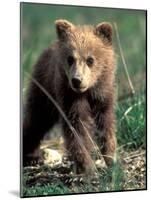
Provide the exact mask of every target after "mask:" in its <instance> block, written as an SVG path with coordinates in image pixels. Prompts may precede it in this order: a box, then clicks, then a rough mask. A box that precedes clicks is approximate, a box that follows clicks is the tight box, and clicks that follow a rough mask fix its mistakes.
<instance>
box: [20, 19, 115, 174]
mask: <svg viewBox="0 0 151 200" xmlns="http://www.w3.org/2000/svg"><path fill="white" fill-rule="evenodd" d="M56 30H57V35H58V41H57V42H56V43H55V44H54V45H52V46H51V47H49V48H48V49H47V50H45V51H44V52H43V54H42V55H41V57H40V58H39V60H38V62H37V63H36V65H35V66H34V70H33V73H32V76H33V77H34V78H35V79H36V80H37V81H38V82H39V83H40V84H41V85H42V86H43V87H44V88H45V89H46V90H47V91H48V92H49V94H50V95H51V96H52V97H53V98H54V99H55V100H56V102H57V103H58V105H59V106H60V107H61V109H62V110H63V111H64V113H65V115H66V116H67V118H68V120H69V121H70V123H71V125H72V126H73V127H74V129H75V130H76V132H77V133H78V137H79V139H80V141H81V142H79V140H78V139H77V137H75V135H74V134H73V132H72V131H71V129H70V128H69V127H68V125H67V124H66V122H65V121H64V119H63V118H62V116H60V113H59V112H58V110H57V108H56V107H55V106H54V105H53V103H52V102H51V101H50V99H48V97H47V96H46V95H45V94H44V93H43V92H42V91H41V90H40V88H39V87H37V86H36V85H35V83H33V82H32V81H31V83H30V86H29V89H28V94H27V99H26V106H25V117H24V125H23V165H26V164H27V163H28V161H31V160H38V159H39V154H38V147H39V144H40V141H41V139H42V138H43V136H44V134H45V133H46V132H47V131H48V130H49V129H50V128H52V126H53V125H54V124H55V123H57V122H58V120H61V122H62V128H63V136H64V139H65V144H66V148H67V150H68V152H69V155H71V158H72V159H73V160H74V161H75V163H76V164H77V168H78V169H82V170H85V169H86V168H87V167H91V164H90V161H89V159H88V157H87V153H86V152H88V153H89V154H90V155H91V150H92V148H93V147H92V143H91V142H90V139H89V137H88V134H89V135H90V136H91V137H92V138H93V139H95V141H96V143H97V144H98V146H99V148H100V151H101V152H102V154H103V155H104V159H105V161H106V164H107V165H108V166H110V165H111V164H112V161H113V159H115V149H116V139H115V131H114V111H113V105H114V68H115V59H114V50H113V48H112V27H111V25H110V24H108V23H101V24H98V25H97V26H96V27H92V26H75V25H73V24H71V23H70V22H68V21H66V20H57V21H56ZM69 56H70V60H69ZM71 56H72V58H71ZM88 58H89V60H88ZM68 60H69V61H68ZM75 77H76V78H77V77H78V78H79V77H80V86H78V88H75V87H74V85H73V82H72V80H73V78H75ZM81 144H82V145H81Z"/></svg>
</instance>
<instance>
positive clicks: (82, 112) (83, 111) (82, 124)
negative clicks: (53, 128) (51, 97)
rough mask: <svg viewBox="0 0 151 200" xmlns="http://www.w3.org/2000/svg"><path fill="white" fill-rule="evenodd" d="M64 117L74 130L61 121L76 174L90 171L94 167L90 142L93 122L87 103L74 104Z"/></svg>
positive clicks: (83, 101) (82, 101) (79, 101)
mask: <svg viewBox="0 0 151 200" xmlns="http://www.w3.org/2000/svg"><path fill="white" fill-rule="evenodd" d="M66 111H67V110H66ZM66 116H67V118H68V121H69V122H70V124H71V126H72V127H73V128H74V130H71V129H70V127H69V126H68V125H67V123H66V122H65V121H64V120H63V131H64V139H65V145H66V149H67V151H68V153H69V155H70V158H71V159H72V160H73V161H74V163H75V169H76V172H77V173H81V172H83V171H86V172H87V171H91V170H92V167H94V164H93V161H92V159H91V149H92V148H91V146H92V143H91V140H90V137H92V132H93V130H92V124H93V122H92V118H91V114H90V108H89V105H88V103H87V102H86V101H85V100H81V99H80V100H78V101H76V102H74V103H73V105H72V106H71V108H70V109H69V111H68V113H66Z"/></svg>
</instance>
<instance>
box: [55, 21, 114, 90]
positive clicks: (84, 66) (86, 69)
mask: <svg viewBox="0 0 151 200" xmlns="http://www.w3.org/2000/svg"><path fill="white" fill-rule="evenodd" d="M55 24H56V31H57V35H58V39H59V43H60V44H61V45H60V48H61V50H62V55H63V63H64V65H63V68H64V71H65V73H66V75H67V77H68V80H69V84H70V87H71V88H72V89H73V90H74V91H75V92H78V93H82V92H85V91H86V90H88V89H89V88H92V87H94V86H95V85H97V83H98V82H100V81H101V80H102V79H105V77H106V76H109V73H111V74H112V72H113V71H114V70H113V68H114V51H113V48H112V26H111V25H110V24H109V23H106V22H103V23H100V24H98V25H97V26H75V25H73V24H72V23H71V22H68V21H67V20H62V19H61V20H57V21H56V22H55ZM106 73H107V75H106Z"/></svg>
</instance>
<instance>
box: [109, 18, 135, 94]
mask: <svg viewBox="0 0 151 200" xmlns="http://www.w3.org/2000/svg"><path fill="white" fill-rule="evenodd" d="M113 24H114V28H115V33H116V38H117V43H118V46H119V50H120V54H121V58H122V62H123V66H124V69H125V73H126V76H127V79H128V83H129V86H130V89H131V93H132V94H135V90H134V87H133V84H132V81H131V79H130V76H129V73H128V68H127V65H126V62H125V58H124V54H123V50H122V46H121V42H120V37H119V33H118V27H117V24H116V23H115V22H114V23H113Z"/></svg>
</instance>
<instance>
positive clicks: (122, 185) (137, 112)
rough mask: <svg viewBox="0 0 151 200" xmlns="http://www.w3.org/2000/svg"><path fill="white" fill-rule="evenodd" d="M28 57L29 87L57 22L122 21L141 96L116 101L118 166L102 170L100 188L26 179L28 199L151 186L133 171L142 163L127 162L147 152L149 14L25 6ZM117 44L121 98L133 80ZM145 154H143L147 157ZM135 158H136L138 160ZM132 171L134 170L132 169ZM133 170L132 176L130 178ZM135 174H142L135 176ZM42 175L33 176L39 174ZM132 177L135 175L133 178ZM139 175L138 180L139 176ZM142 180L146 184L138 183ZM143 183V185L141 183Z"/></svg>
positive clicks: (24, 59) (24, 48)
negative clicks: (127, 72) (33, 72)
mask: <svg viewBox="0 0 151 200" xmlns="http://www.w3.org/2000/svg"><path fill="white" fill-rule="evenodd" d="M21 10H22V19H21V21H22V31H21V33H22V35H21V41H22V56H21V61H22V62H21V67H22V69H23V70H22V71H23V87H24V89H26V88H27V81H28V80H27V77H26V76H25V73H24V72H25V71H27V72H29V73H30V72H31V70H32V66H33V65H34V63H35V61H36V60H37V58H38V57H39V55H40V54H41V52H42V51H43V49H45V48H47V47H48V46H49V44H50V43H53V41H54V40H56V34H55V27H54V20H56V19H58V18H64V19H67V20H70V21H72V22H73V23H75V24H97V23H99V22H101V21H109V22H111V23H113V22H116V23H117V25H118V30H119V35H120V39H121V45H122V48H123V53H124V56H125V60H126V63H127V66H128V71H129V75H130V78H131V80H132V83H133V86H134V89H135V90H136V93H135V94H134V96H133V97H129V98H126V99H124V100H122V101H118V102H117V103H116V107H115V111H116V119H117V120H116V123H117V126H116V127H117V131H116V135H117V142H118V150H117V156H118V162H117V163H116V164H114V165H113V167H112V168H111V169H106V170H101V171H99V174H98V181H99V184H98V185H97V187H96V185H95V184H93V183H92V182H91V181H88V182H84V183H78V184H76V183H75V184H73V185H72V186H68V185H67V184H65V183H64V182H62V181H61V180H59V179H57V180H55V182H54V181H53V182H52V180H51V179H50V180H49V181H46V182H44V183H43V184H41V183H40V182H36V183H35V184H34V185H32V186H29V185H28V184H27V181H28V180H29V178H31V177H30V176H29V175H27V174H26V175H25V174H24V176H23V187H22V190H23V191H22V193H23V195H24V196H41V195H54V194H69V193H83V192H84V193H87V192H100V191H117V190H127V189H130V190H133V189H143V188H145V185H146V183H145V181H144V182H143V180H145V174H144V175H143V178H144V179H141V178H140V174H141V173H140V171H141V169H142V168H141V167H140V171H138V172H137V170H133V168H134V166H135V165H137V164H138V163H139V162H138V161H136V162H137V163H135V162H134V163H131V161H129V163H128V164H125V163H124V164H123V158H124V156H125V155H126V157H127V156H129V155H131V153H133V152H134V154H135V152H137V151H138V150H139V151H141V152H142V150H144V149H145V148H146V99H145V92H146V88H145V73H146V71H145V68H146V63H145V62H146V61H145V60H146V55H145V49H146V44H145V34H146V33H145V26H146V22H145V19H146V16H145V12H144V11H132V10H129V11H128V10H114V9H99V8H93V9H92V10H91V9H90V8H84V7H66V6H61V7H58V6H51V5H50V6H48V5H36V4H27V3H24V4H22V8H21ZM113 42H114V46H115V51H116V53H117V74H116V77H117V91H118V95H117V96H121V95H123V94H128V93H129V87H128V82H127V78H126V76H125V72H124V68H123V63H122V61H121V57H120V53H119V49H118V45H117V40H116V37H114V41H113ZM144 156H145V155H143V156H142V159H145V158H144ZM133 161H135V159H133V160H132V162H133ZM129 167H132V169H129ZM127 170H128V174H127ZM131 171H134V172H136V173H135V175H134V173H132V174H131ZM34 175H36V174H34V173H33V174H32V176H34ZM129 176H130V177H129ZM135 176H136V177H135ZM137 182H138V183H140V184H138V185H137ZM141 183H142V185H141Z"/></svg>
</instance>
